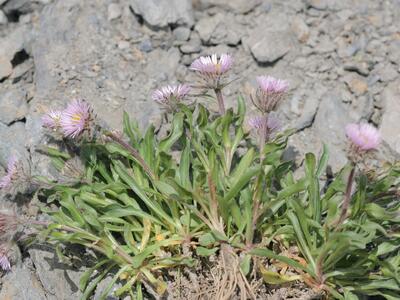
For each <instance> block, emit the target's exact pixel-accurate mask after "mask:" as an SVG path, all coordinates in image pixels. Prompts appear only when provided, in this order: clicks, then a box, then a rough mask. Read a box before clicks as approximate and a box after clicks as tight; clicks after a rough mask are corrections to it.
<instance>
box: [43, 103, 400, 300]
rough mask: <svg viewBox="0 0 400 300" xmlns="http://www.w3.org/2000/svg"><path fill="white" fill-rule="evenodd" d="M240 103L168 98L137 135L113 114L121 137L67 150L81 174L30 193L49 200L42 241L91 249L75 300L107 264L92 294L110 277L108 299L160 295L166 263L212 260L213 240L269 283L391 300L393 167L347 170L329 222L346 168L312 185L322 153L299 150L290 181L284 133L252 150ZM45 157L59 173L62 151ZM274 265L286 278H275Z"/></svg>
mask: <svg viewBox="0 0 400 300" xmlns="http://www.w3.org/2000/svg"><path fill="white" fill-rule="evenodd" d="M245 110H246V109H245V104H244V101H243V100H242V99H239V102H238V108H237V111H233V110H232V109H230V110H228V111H227V112H226V113H225V114H224V115H222V116H213V115H211V114H210V112H209V111H208V110H207V109H206V108H205V107H203V106H202V105H200V104H198V105H196V106H194V107H188V106H185V105H180V106H179V111H178V112H176V113H175V114H174V115H173V119H172V121H171V124H165V125H164V126H169V127H168V130H167V132H168V135H167V136H164V137H159V136H158V135H157V134H156V132H155V128H154V127H153V126H150V127H149V128H148V129H147V131H146V132H145V134H144V135H142V134H141V132H140V131H139V129H138V126H137V124H135V122H132V121H131V120H130V119H129V117H128V116H127V115H126V114H125V115H124V134H125V136H126V137H127V138H128V140H129V141H128V142H120V143H116V142H115V141H113V140H110V139H107V138H105V139H103V140H102V141H84V142H82V143H81V144H80V145H79V147H78V149H79V151H78V152H79V154H78V155H79V157H80V159H81V160H82V162H83V163H84V166H85V168H84V173H83V175H82V176H81V178H79V180H77V182H75V183H74V184H71V183H70V182H69V183H68V184H62V183H55V184H52V185H51V188H48V189H45V190H42V191H41V193H42V194H43V195H44V196H46V199H47V201H48V202H52V201H55V203H57V204H58V207H59V208H58V209H56V210H54V209H50V208H48V207H49V206H46V207H44V208H43V210H44V212H45V213H47V214H48V215H50V216H51V219H52V222H51V224H50V225H49V226H48V227H47V228H46V229H45V231H44V232H43V233H44V234H45V236H46V237H47V240H48V241H49V242H51V243H54V244H55V245H63V244H79V245H83V246H84V247H86V248H90V249H93V250H94V253H95V255H97V256H98V261H97V263H96V264H94V265H93V266H92V267H91V268H90V269H88V270H87V271H86V272H85V274H84V275H83V276H82V278H81V281H80V288H81V290H82V292H83V297H82V299H88V298H89V297H90V295H91V294H92V292H93V291H94V289H95V287H96V285H97V284H98V283H99V282H100V281H101V280H102V279H103V278H104V277H105V276H106V275H107V274H109V273H110V270H114V269H117V272H116V273H115V275H114V277H113V280H112V281H111V282H110V284H109V285H108V288H106V289H105V290H104V293H103V295H102V296H101V297H100V299H105V298H106V296H107V295H108V294H109V293H110V291H111V289H112V288H113V286H114V285H115V283H116V282H117V281H119V282H123V284H122V286H121V287H120V288H118V289H117V290H116V291H115V292H114V293H115V295H117V296H118V295H123V294H128V295H131V297H132V298H133V299H142V297H143V296H142V287H143V286H142V285H143V283H144V282H145V283H147V284H150V285H151V286H152V287H153V288H154V289H155V290H156V291H157V292H158V293H159V294H162V293H163V292H164V291H165V290H166V287H167V286H166V282H165V278H166V277H165V274H166V272H165V270H166V269H168V268H177V267H179V266H183V265H185V266H193V265H194V264H196V263H199V259H198V258H199V257H207V256H209V255H212V254H216V255H218V253H219V252H220V251H221V246H222V245H229V246H230V247H232V249H234V251H235V252H237V253H239V254H240V259H241V262H240V266H241V269H242V273H243V274H244V276H247V275H248V274H249V273H250V270H251V269H252V268H255V267H256V266H257V265H256V264H254V259H255V258H257V257H264V258H265V259H266V260H268V261H269V264H268V265H269V267H266V266H262V267H261V268H260V269H259V270H257V271H258V272H259V273H260V274H261V275H262V276H263V278H264V280H265V281H266V282H267V283H269V284H281V283H285V282H288V281H292V280H301V281H303V282H305V283H307V284H308V285H310V286H311V287H313V288H315V289H319V290H320V291H323V292H324V293H326V294H330V295H331V296H332V297H335V298H337V299H357V297H358V296H359V295H381V296H384V297H386V298H387V299H398V296H396V295H398V294H399V292H400V273H399V271H400V255H399V247H400V238H399V233H398V225H397V224H398V223H399V222H400V214H399V204H398V201H397V200H398V199H397V196H396V189H397V186H398V185H399V179H398V178H399V172H400V168H399V167H398V166H391V167H390V168H388V170H385V172H384V174H383V175H380V176H374V177H373V179H371V178H370V177H367V176H366V175H363V174H360V175H359V176H356V182H357V184H356V191H355V193H353V195H352V201H351V206H350V214H349V215H348V216H347V218H346V220H345V221H344V222H343V223H341V224H337V222H336V221H337V219H338V218H339V215H340V207H341V203H342V201H343V197H344V194H345V192H346V181H347V178H346V175H347V174H348V173H349V171H350V170H349V169H350V168H351V167H345V168H344V169H343V170H342V171H341V172H340V173H339V174H338V175H337V176H336V177H335V178H334V179H333V181H332V182H331V183H330V184H329V185H325V186H324V187H321V186H320V178H321V176H322V175H323V173H324V170H325V168H326V164H327V161H328V156H327V151H326V149H324V152H323V154H322V155H321V157H320V158H319V159H317V158H316V157H315V156H314V155H313V154H311V153H310V154H307V155H306V158H305V161H304V167H305V170H304V176H303V177H301V178H299V179H295V177H294V175H293V162H291V161H283V160H282V153H283V151H284V150H285V147H286V142H287V138H288V136H289V135H290V132H284V133H282V134H278V135H277V136H276V137H275V138H274V139H273V140H272V141H269V142H268V143H267V144H266V145H265V147H264V149H263V153H262V154H260V153H259V150H258V148H257V147H255V146H254V143H252V139H251V138H250V135H249V133H248V132H246V131H245V129H244V118H245ZM121 139H122V138H121ZM135 152H138V153H139V154H140V157H142V158H143V160H144V163H145V164H146V165H147V166H148V168H149V170H145V169H144V168H143V162H140V161H138V158H137V157H138V155H135ZM48 153H49V155H51V156H52V157H53V160H54V162H55V165H56V166H57V167H58V168H59V169H62V168H63V167H64V166H65V164H66V163H68V161H69V160H70V159H71V155H72V154H71V153H61V152H58V151H57V150H55V149H52V148H49V149H48ZM57 249H59V248H57ZM187 249H190V251H193V252H195V253H196V255H188V253H187V252H188V251H187ZM61 255H62V254H61V253H60V256H61ZM274 266H276V267H274ZM282 266H286V268H287V267H289V268H290V269H291V270H292V271H293V272H296V273H297V275H296V276H291V275H286V274H284V273H283V272H282V270H281V269H284V268H282ZM286 268H285V269H286ZM277 270H281V272H277Z"/></svg>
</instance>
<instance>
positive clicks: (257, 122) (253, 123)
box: [248, 115, 281, 141]
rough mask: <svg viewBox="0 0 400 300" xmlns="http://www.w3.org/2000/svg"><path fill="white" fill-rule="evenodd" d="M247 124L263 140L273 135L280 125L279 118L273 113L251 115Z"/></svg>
mask: <svg viewBox="0 0 400 300" xmlns="http://www.w3.org/2000/svg"><path fill="white" fill-rule="evenodd" d="M248 125H249V126H250V128H251V129H253V130H254V131H255V132H256V133H257V135H258V136H262V137H263V138H264V140H265V141H267V140H268V139H269V138H271V137H273V135H274V134H275V133H276V131H277V130H279V128H280V127H281V125H280V122H279V120H278V119H277V118H276V117H275V116H274V115H268V116H267V117H264V116H256V117H252V118H250V119H249V120H248Z"/></svg>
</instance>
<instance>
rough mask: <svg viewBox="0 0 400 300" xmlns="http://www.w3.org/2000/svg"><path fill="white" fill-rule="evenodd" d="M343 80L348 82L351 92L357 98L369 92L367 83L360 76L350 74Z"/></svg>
mask: <svg viewBox="0 0 400 300" xmlns="http://www.w3.org/2000/svg"><path fill="white" fill-rule="evenodd" d="M343 80H344V82H346V84H347V86H348V87H349V89H350V91H351V92H352V93H353V94H355V95H357V96H361V95H363V94H365V93H366V92H367V90H368V83H367V81H366V80H365V79H364V77H362V76H360V75H358V74H355V73H349V74H347V75H345V76H344V77H343Z"/></svg>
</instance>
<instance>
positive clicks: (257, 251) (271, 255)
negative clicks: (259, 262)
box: [248, 248, 310, 272]
mask: <svg viewBox="0 0 400 300" xmlns="http://www.w3.org/2000/svg"><path fill="white" fill-rule="evenodd" d="M248 253H249V254H253V255H256V256H262V257H267V258H270V259H276V260H279V261H281V262H283V263H285V264H287V265H288V266H291V267H293V268H295V269H298V270H302V271H304V272H309V271H310V270H308V269H307V268H306V267H304V266H303V265H301V264H300V263H298V262H297V261H295V260H293V259H291V258H289V257H286V256H282V255H278V254H275V252H273V251H271V250H269V249H266V248H255V249H252V250H250V251H249V252H248Z"/></svg>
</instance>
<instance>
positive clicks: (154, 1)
mask: <svg viewBox="0 0 400 300" xmlns="http://www.w3.org/2000/svg"><path fill="white" fill-rule="evenodd" d="M130 3H131V7H132V9H133V11H134V12H135V13H136V14H138V15H141V16H142V17H143V19H144V20H145V21H146V22H147V23H148V24H149V25H151V26H154V27H165V26H168V25H170V24H177V25H189V26H191V25H193V23H194V19H193V9H192V1H191V0H169V1H159V0H146V1H142V0H131V1H130Z"/></svg>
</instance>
